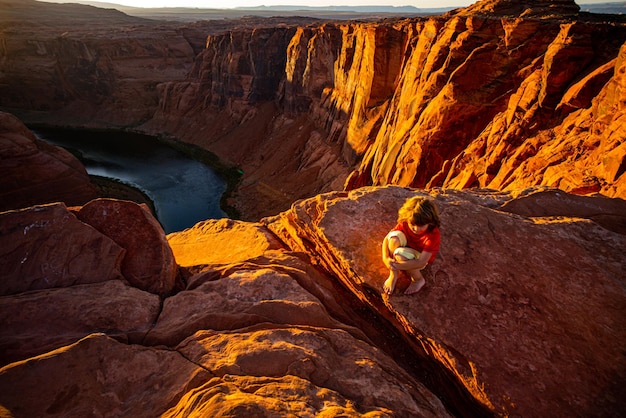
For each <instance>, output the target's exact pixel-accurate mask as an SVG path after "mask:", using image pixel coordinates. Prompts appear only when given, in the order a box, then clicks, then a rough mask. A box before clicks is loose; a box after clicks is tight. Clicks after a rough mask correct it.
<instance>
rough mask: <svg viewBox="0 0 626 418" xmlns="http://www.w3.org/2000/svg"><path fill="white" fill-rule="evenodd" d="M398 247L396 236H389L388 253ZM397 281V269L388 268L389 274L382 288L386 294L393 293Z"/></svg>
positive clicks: (398, 242)
mask: <svg viewBox="0 0 626 418" xmlns="http://www.w3.org/2000/svg"><path fill="white" fill-rule="evenodd" d="M398 247H400V240H399V239H398V238H397V237H391V238H389V239H388V240H387V248H388V249H389V254H393V252H394V251H395V250H396V248H398ZM397 281H398V271H397V270H393V269H389V276H388V277H387V280H385V284H384V285H383V290H384V292H385V293H387V294H388V295H390V294H392V293H393V290H394V289H395V287H396V282H397Z"/></svg>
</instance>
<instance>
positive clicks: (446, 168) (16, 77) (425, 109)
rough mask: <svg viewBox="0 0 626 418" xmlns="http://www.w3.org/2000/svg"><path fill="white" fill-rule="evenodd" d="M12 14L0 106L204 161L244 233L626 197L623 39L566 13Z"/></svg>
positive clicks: (603, 23)
mask: <svg viewBox="0 0 626 418" xmlns="http://www.w3.org/2000/svg"><path fill="white" fill-rule="evenodd" d="M5 1H10V0H5ZM18 5H21V6H20V7H21V9H19V10H22V11H21V12H20V13H22V14H21V15H20V14H15V13H17V12H16V11H15V10H18V7H17V6H15V5H14V8H13V12H12V13H13V14H11V15H9V14H6V13H5V14H2V13H1V12H0V18H2V19H4V22H5V23H6V25H8V26H7V27H8V28H11V31H10V32H5V34H4V35H3V36H4V37H5V42H4V43H3V45H4V46H3V48H4V59H3V61H2V63H0V93H2V94H0V106H2V107H3V108H10V109H12V110H15V111H16V112H17V114H18V115H19V116H21V117H24V118H27V120H28V121H44V122H48V123H56V124H64V125H71V126H93V127H106V128H111V127H114V128H120V127H122V128H131V129H134V130H139V131H143V132H147V133H152V134H165V135H171V136H175V137H177V138H179V139H181V140H183V141H186V142H190V143H193V144H196V145H199V146H201V147H203V148H206V149H209V150H211V151H212V152H214V153H216V154H217V155H218V156H219V157H220V158H221V159H222V160H223V161H224V162H227V163H231V164H234V165H236V166H238V167H240V168H241V169H242V171H243V177H242V181H241V184H240V185H239V189H238V193H237V194H235V195H233V196H232V198H231V201H230V203H231V205H232V206H234V207H235V208H237V209H238V210H239V211H240V213H241V214H242V217H243V218H244V219H249V220H258V219H260V218H261V217H263V216H267V215H273V214H275V213H277V212H279V211H282V210H286V209H288V208H289V206H290V204H291V203H292V202H293V201H294V200H297V199H300V198H306V197H310V196H313V195H315V194H317V193H320V192H325V191H330V190H341V189H347V190H350V189H354V188H357V187H360V186H365V185H388V184H396V185H401V186H409V187H420V188H422V187H426V188H428V187H446V188H456V189H462V188H469V187H490V188H496V189H499V190H514V189H518V188H525V187H529V186H533V185H545V186H550V187H558V188H560V189H562V190H566V191H570V192H573V193H577V194H588V193H596V192H600V193H602V194H604V195H607V196H619V197H624V185H623V182H624V179H623V175H622V174H623V172H624V150H623V144H622V142H621V138H622V137H623V128H622V126H623V123H621V121H622V119H623V106H622V105H621V103H622V102H623V100H621V99H620V97H621V96H622V95H623V93H622V91H621V90H622V88H621V86H622V85H623V84H624V80H623V77H624V75H623V68H622V67H623V65H624V64H623V63H624V52H623V51H621V52H620V50H621V48H622V45H623V44H624V41H625V40H626V24H625V22H624V19H623V18H622V17H620V16H617V15H591V14H588V13H579V12H578V10H579V7H578V6H577V5H576V3H575V2H574V1H573V0H571V1H569V0H563V1H558V2H548V1H525V2H516V1H508V0H499V1H495V0H494V1H480V2H476V3H475V4H474V5H472V6H471V7H468V8H466V9H457V10H455V11H452V12H450V13H448V14H445V15H443V16H437V17H428V18H415V19H397V20H386V21H382V22H344V23H341V22H332V23H329V22H319V23H315V24H311V22H307V24H303V22H302V19H299V20H293V21H289V20H285V21H284V22H277V21H272V22H273V26H271V25H270V26H268V25H267V22H265V23H263V22H262V21H258V22H256V24H258V26H257V27H255V28H253V27H251V25H254V21H253V20H246V21H245V22H244V21H233V22H231V25H230V26H228V25H226V26H224V23H223V22H220V23H219V24H218V23H213V24H212V25H209V24H203V23H197V24H193V25H190V24H189V25H183V24H179V25H178V26H177V24H175V23H172V22H168V23H163V22H149V21H145V20H142V19H137V18H130V17H128V16H124V15H121V14H116V13H112V12H106V14H103V15H101V16H100V19H99V20H98V22H97V24H93V25H91V26H90V25H88V24H86V22H88V21H89V20H88V19H89V16H91V17H92V19H93V16H97V15H98V12H97V9H94V8H91V9H80V10H79V9H78V8H76V7H75V6H72V7H70V6H68V5H65V6H64V7H65V9H63V12H62V13H60V12H57V13H52V9H53V8H54V7H57V6H59V5H47V6H46V13H40V14H36V13H34V12H32V11H31V12H29V11H28V10H31V9H32V10H36V7H37V4H36V3H35V2H21V3H20V2H18ZM26 6H28V7H26ZM42 7H43V6H42ZM29 8H30V9H29ZM55 10H56V9H55ZM86 10H88V13H87V11H86ZM102 13H104V12H102ZM7 16H8V17H7ZM11 16H13V17H11ZM15 16H18V17H15ZM72 19H73V20H72ZM25 21H31V22H32V25H31V26H28V25H23V24H22V22H25ZM107 25H109V26H107ZM111 25H115V27H116V28H119V29H117V30H116V31H111V30H109V29H110V26H111ZM29 27H31V28H32V27H42V28H47V29H48V30H47V31H45V30H37V31H33V30H32V29H28V28H29ZM217 28H219V29H217ZM202 33H204V34H205V38H206V40H205V42H202V43H201V42H200V40H201V39H202ZM18 86H19V87H18ZM46 86H48V87H46ZM16 89H19V90H16Z"/></svg>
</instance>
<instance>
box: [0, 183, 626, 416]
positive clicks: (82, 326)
mask: <svg viewBox="0 0 626 418" xmlns="http://www.w3.org/2000/svg"><path fill="white" fill-rule="evenodd" d="M414 195H423V196H427V197H430V198H431V199H433V200H434V202H435V203H436V205H437V206H438V209H439V212H440V215H441V220H442V228H441V232H442V248H441V251H440V253H439V255H438V257H437V259H436V261H435V263H434V264H433V265H432V266H431V267H429V268H428V269H427V270H426V271H425V277H426V286H425V287H424V288H423V289H422V290H421V291H420V292H419V293H418V294H416V295H412V296H404V295H402V291H403V289H404V288H406V286H407V285H408V281H407V279H406V277H403V278H402V279H401V281H400V282H399V284H398V288H397V290H396V292H395V293H394V294H393V295H391V296H385V297H383V296H381V289H382V285H383V281H384V279H385V278H386V276H387V272H386V271H385V268H384V266H383V264H382V262H381V261H380V244H381V241H382V239H383V237H384V236H385V234H386V233H387V231H388V230H389V229H390V228H391V227H392V226H393V225H394V224H395V220H396V214H397V210H398V208H399V207H400V205H401V204H402V203H403V202H404V201H405V199H407V198H408V197H411V196H414ZM115 203H120V204H119V205H115ZM111 209H114V210H117V211H118V212H119V213H117V214H116V215H114V216H109V210H111ZM103 211H106V215H104V214H103ZM142 211H144V209H143V208H142V207H141V206H139V205H135V204H133V203H130V202H120V201H113V200H96V201H93V202H91V203H89V204H87V205H85V206H84V207H79V208H72V210H71V211H69V210H67V209H66V208H65V207H64V206H63V205H61V204H58V205H48V206H36V207H32V208H25V209H23V210H18V211H8V212H4V213H1V214H0V225H2V228H3V231H8V232H7V233H4V232H3V233H2V234H1V236H2V237H3V238H4V241H3V242H2V244H1V246H0V248H3V249H7V250H5V252H6V254H3V257H2V260H3V271H13V272H18V273H16V274H15V275H14V277H12V278H11V283H18V284H19V283H23V285H22V288H21V289H18V288H17V287H16V286H13V287H12V288H11V289H10V290H7V291H5V292H4V295H3V296H2V297H0V305H1V306H2V309H0V316H1V318H0V319H1V321H0V324H1V325H0V352H1V353H2V355H1V356H0V357H1V358H2V359H3V362H2V364H1V365H0V367H1V368H0V389H1V390H0V405H2V407H3V408H4V409H6V410H7V411H9V413H12V414H14V415H25V416H41V415H43V414H46V413H47V414H57V415H60V416H61V415H62V416H68V415H72V416H75V415H81V414H84V413H86V412H85V411H92V412H93V411H97V412H98V411H99V412H98V413H101V414H103V415H105V414H108V413H115V414H119V415H136V414H139V415H141V414H142V413H149V414H150V415H152V416H157V415H165V416H181V415H185V414H190V413H195V414H201V415H211V416H220V415H228V414H231V415H238V416H241V415H249V414H252V415H287V414H294V415H298V416H314V415H329V416H336V415H341V414H348V415H353V414H360V415H373V416H378V415H383V416H432V417H440V416H455V415H457V414H458V413H459V412H464V413H468V414H469V413H470V412H469V410H468V409H459V408H463V407H462V406H461V405H465V406H464V407H465V408H467V405H468V400H471V402H473V403H474V404H473V406H472V411H473V412H471V413H475V414H478V415H481V416H484V415H486V414H495V415H502V416H512V415H517V416H536V415H541V416H543V415H550V416H559V417H561V416H562V417H569V416H572V415H584V416H615V415H619V413H620V411H621V410H623V408H624V403H623V402H624V401H623V399H624V398H623V397H621V396H620V393H621V382H623V380H624V378H626V376H625V375H624V370H626V364H624V361H625V360H624V357H623V355H622V352H621V349H622V347H621V345H620V343H619V342H620V341H624V339H625V338H626V335H625V331H624V330H626V319H625V318H624V315H623V312H624V309H626V292H625V291H624V283H623V281H624V277H625V276H624V265H623V248H625V246H626V235H624V232H625V231H626V217H625V215H624V214H625V213H626V203H625V202H624V201H623V200H621V199H610V198H601V197H585V196H576V195H572V194H567V193H565V192H563V191H561V190H558V189H551V188H534V189H526V190H523V191H517V192H495V191H492V190H486V189H476V190H472V191H455V190H442V189H433V190H431V191H429V192H426V191H423V190H418V189H410V188H400V187H395V186H388V187H366V188H361V189H358V190H354V191H351V192H334V193H328V194H322V195H319V196H317V197H315V198H312V199H308V200H303V201H300V202H297V203H295V204H294V205H293V207H292V209H291V210H289V211H286V212H283V213H280V214H278V215H276V216H274V217H269V218H265V219H263V220H262V221H261V222H259V223H249V222H241V221H232V220H224V219H222V220H208V221H204V222H201V223H199V224H197V225H196V226H195V227H193V228H190V229H187V230H185V231H181V232H177V233H172V234H169V235H168V236H167V237H165V236H164V235H161V237H162V239H163V241H161V244H159V240H151V238H149V237H150V236H154V235H155V234H154V232H150V231H151V229H152V228H153V227H152V226H151V225H152V223H151V222H140V223H138V224H134V226H133V228H127V227H126V225H128V224H129V222H130V223H133V222H134V221H133V222H131V221H130V220H129V219H125V218H124V217H123V216H122V213H126V214H127V215H128V218H136V217H138V214H139V213H141V212H142ZM81 213H83V216H84V217H83V218H82V219H84V221H85V222H87V221H88V220H90V222H93V224H94V225H93V227H92V226H91V225H88V224H87V223H82V222H80V221H78V218H76V217H77V216H78V217H79V218H80V217H81ZM88 213H90V215H89V216H88V217H87V216H85V215H86V214H88ZM145 213H146V215H145V216H149V213H148V212H147V211H146V212H145ZM35 215H36V216H39V218H37V219H40V218H41V217H42V216H44V217H45V220H46V222H34V221H33V219H32V217H33V216H35ZM42 219H43V218H42ZM55 225H57V226H58V225H64V227H63V228H57V229H54V226H55ZM24 228H26V229H24ZM11 231H13V232H11ZM24 231H26V234H24ZM120 231H128V233H129V234H131V235H134V236H136V237H143V238H141V240H140V241H141V243H145V245H142V244H141V243H137V242H135V241H133V240H130V241H128V240H124V239H123V238H122V237H121V232H120ZM33 234H36V235H33ZM107 234H108V235H107ZM161 234H162V231H161ZM21 236H23V237H21ZM109 236H110V238H109ZM87 237H92V238H90V239H91V240H92V241H90V242H87V241H85V239H86V238H87ZM97 237H100V238H97ZM96 238H97V239H96ZM94 239H95V241H94ZM114 240H115V242H113V241H114ZM14 242H15V243H16V244H15V245H14V244H13V243H14ZM116 242H119V245H118V244H116ZM132 242H135V243H134V244H133V245H134V246H135V247H132V246H131V243H132ZM95 243H100V244H99V247H97V246H95ZM106 243H108V244H106ZM104 244H106V245H107V248H110V250H108V251H109V252H111V254H112V256H111V258H110V262H105V259H104V258H102V255H103V254H105V251H103V250H102V248H104V247H103V245H104ZM12 245H13V246H12ZM158 245H161V246H167V249H161V250H159V251H158V252H160V253H162V252H164V251H166V250H169V251H170V252H171V254H172V255H173V257H174V259H175V260H176V261H177V266H178V267H177V270H178V274H179V282H178V283H177V286H176V287H175V288H174V289H173V290H172V291H171V292H170V293H167V294H161V295H158V294H155V293H156V292H155V291H154V289H163V288H166V287H168V286H170V285H169V283H171V282H170V280H169V279H166V278H164V277H162V276H159V275H154V274H153V273H151V272H153V271H155V270H158V267H160V268H161V270H163V271H169V269H170V264H169V263H170V261H169V260H170V257H164V258H161V259H159V258H157V257H155V256H154V253H155V250H154V247H156V246H158ZM74 246H76V247H78V246H80V247H81V248H82V251H81V252H80V254H79V255H76V254H75V253H76V251H75V250H73V248H75V247H74ZM122 247H123V248H125V249H123V248H122ZM46 248H47V249H48V250H47V251H45V252H44V251H43V250H42V249H46ZM51 248H54V249H55V251H56V252H53V251H51V250H50V249H51ZM30 249H33V251H31V250H30ZM90 251H92V253H90ZM95 253H97V254H100V257H98V258H97V261H98V262H95V261H94V260H92V258H93V254H95ZM25 254H27V255H28V257H26V256H25ZM54 254H56V255H54ZM63 254H65V255H66V256H65V258H62V257H61V255H63ZM90 254H91V255H90ZM116 254H117V255H116ZM52 256H54V258H52ZM120 256H123V257H124V259H123V260H120V259H119V257H120ZM90 257H91V258H90ZM129 257H130V258H131V259H136V260H135V261H138V262H139V264H147V265H146V267H152V268H147V269H146V271H145V274H143V275H140V276H141V277H144V278H148V277H151V279H150V280H151V281H152V285H151V286H150V285H149V284H148V283H146V282H145V281H144V282H137V281H134V280H131V277H130V274H128V276H129V277H126V276H125V271H126V270H125V269H124V267H123V266H125V265H127V264H128V263H127V261H128V260H127V259H128V258H129ZM52 260H54V262H52ZM46 263H48V264H46ZM130 264H133V265H134V264H135V263H134V262H132V263H130ZM44 265H54V269H53V270H54V271H61V272H66V273H68V274H69V272H72V273H73V274H74V276H76V277H75V278H74V279H72V280H69V279H70V278H69V276H64V277H61V278H59V279H58V280H57V281H56V282H54V283H48V284H49V286H48V287H41V286H32V285H29V283H30V282H29V280H31V278H32V277H35V276H36V275H37V274H39V272H40V271H41V270H42V268H43V266H44ZM133 272H134V273H135V274H136V271H135V270H133ZM90 277H95V278H96V279H97V280H91V279H89V278H90ZM5 279H6V278H5ZM64 279H67V280H64ZM4 281H6V280H4ZM31 281H32V280H31ZM7 283H8V281H7ZM159 283H161V284H159ZM140 286H141V287H144V288H145V289H142V288H139V287H140ZM151 289H152V290H151ZM346 289H347V291H346ZM146 290H148V291H146ZM355 298H356V300H355ZM357 302H358V303H357ZM366 307H368V308H367V309H366ZM364 312H369V316H368V317H362V315H363V313H364ZM376 317H379V318H383V321H380V320H378V319H374V318H376ZM382 323H386V324H387V325H386V326H388V327H391V328H386V327H381V324H382ZM375 324H377V325H375ZM393 328H395V331H392V330H393ZM392 335H395V337H394V338H395V339H394V340H393V341H394V345H395V347H393V349H390V347H389V346H388V345H387V346H386V347H385V344H380V342H384V341H385V340H387V339H389V338H392ZM398 336H401V337H399V338H398ZM383 347H384V348H383ZM391 353H394V355H391ZM406 359H411V361H410V362H409V363H412V364H413V366H411V367H407V365H406ZM424 375H428V376H429V378H428V379H426V380H425V381H422V380H421V378H420V377H418V376H424ZM42 376H45V379H42ZM434 382H438V383H436V384H433V383H434ZM442 382H444V385H443V386H442ZM103 394H107V396H103ZM451 394H452V395H451ZM70 395H71V401H69V400H68V399H69V398H68V397H70ZM450 411H454V412H450Z"/></svg>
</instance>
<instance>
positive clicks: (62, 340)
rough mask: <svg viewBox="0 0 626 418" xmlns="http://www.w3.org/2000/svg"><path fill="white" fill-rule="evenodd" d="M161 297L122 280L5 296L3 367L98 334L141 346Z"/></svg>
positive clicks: (0, 300)
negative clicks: (101, 333) (104, 334)
mask: <svg viewBox="0 0 626 418" xmlns="http://www.w3.org/2000/svg"><path fill="white" fill-rule="evenodd" d="M160 308H161V303H160V301H159V297H158V296H156V295H153V294H150V293H147V292H144V291H141V290H139V289H135V288H132V287H129V286H128V285H127V284H124V283H123V282H121V281H119V280H110V281H107V282H103V283H94V284H85V285H75V286H70V287H67V288H60V289H46V290H38V291H31V292H25V293H21V294H19V295H13V296H3V297H0V359H1V360H0V363H1V364H0V366H4V365H6V364H8V363H13V362H15V361H19V360H25V359H28V358H30V357H34V356H37V355H40V354H44V353H46V352H48V351H52V350H55V349H57V348H61V347H63V346H66V345H68V344H72V343H74V342H76V341H78V340H79V339H81V338H83V337H86V336H87V335H89V334H91V333H93V332H103V333H106V334H107V335H109V336H112V337H115V338H117V339H120V340H124V341H131V342H138V341H141V340H142V339H143V336H144V334H145V333H146V332H147V331H148V329H150V327H151V326H152V325H153V323H154V321H155V320H156V318H157V315H158V313H159V311H160Z"/></svg>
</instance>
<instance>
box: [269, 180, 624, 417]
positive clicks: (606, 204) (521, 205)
mask: <svg viewBox="0 0 626 418" xmlns="http://www.w3.org/2000/svg"><path fill="white" fill-rule="evenodd" d="M414 195H423V196H427V197H430V198H431V199H433V200H434V202H435V203H436V205H437V206H438V208H439V211H440V215H441V220H442V228H441V234H442V235H441V240H442V249H441V252H440V253H439V255H438V257H437V260H436V261H435V263H434V264H433V265H432V266H431V267H429V269H428V270H426V273H425V277H426V286H425V287H424V288H423V290H421V291H420V292H419V293H418V294H417V295H412V296H404V295H403V294H402V291H403V289H405V288H406V287H407V286H408V281H406V280H405V281H404V282H403V283H399V284H398V289H397V290H396V292H395V293H394V294H393V295H392V296H390V297H381V295H380V291H381V289H382V286H383V282H384V280H385V279H386V278H387V275H388V272H387V271H386V269H385V267H384V265H383V264H382V263H381V261H380V243H381V242H382V240H383V238H384V236H385V235H386V233H387V232H388V231H389V230H390V229H391V228H392V227H393V226H394V225H395V220H396V215H397V210H398V208H399V207H400V205H401V204H402V203H403V202H404V201H405V199H407V198H408V197H411V196H414ZM596 214H603V215H604V216H602V217H601V218H602V219H598V222H601V223H602V224H603V226H600V225H599V224H597V223H595V222H592V221H590V220H588V219H584V218H593V217H594V216H595V215H596ZM624 214H626V203H625V202H624V201H623V200H621V199H602V198H590V197H579V196H574V195H569V194H566V193H564V192H562V191H559V190H554V189H528V190H525V191H523V192H515V193H512V192H511V193H506V192H493V191H489V190H474V191H454V190H441V189H433V190H431V191H430V192H424V191H418V190H413V189H407V188H399V187H391V186H390V187H385V188H376V187H373V188H362V189H358V190H355V191H352V192H350V193H345V192H343V193H329V194H323V195H320V196H317V197H316V198H313V199H308V200H305V201H302V202H299V203H296V204H294V206H293V207H292V209H291V210H290V211H287V212H284V213H281V214H280V215H278V216H276V217H273V218H267V219H266V220H264V223H266V224H267V225H268V228H270V229H271V230H272V231H274V232H275V233H276V234H277V235H278V236H279V237H280V238H281V239H282V240H283V241H285V242H286V243H287V244H288V246H289V247H290V248H292V249H294V250H298V251H302V252H306V253H307V254H309V255H310V257H311V258H312V259H313V260H315V262H317V263H320V264H321V265H322V266H323V267H324V269H326V270H327V271H328V272H330V273H331V274H332V275H334V276H336V277H337V278H338V279H339V280H341V282H342V283H344V284H345V286H347V287H348V288H350V289H351V290H352V292H353V293H354V294H355V295H358V297H359V298H360V299H361V300H362V301H363V302H364V303H367V304H371V305H372V306H374V307H376V309H377V311H378V312H379V313H380V314H381V315H384V316H385V317H387V318H388V319H389V321H391V322H392V323H394V324H395V325H396V326H397V327H398V328H400V329H403V330H404V331H405V332H406V333H407V336H408V338H409V339H411V340H413V342H414V343H415V347H421V348H420V349H417V350H416V355H418V356H422V357H426V358H434V359H436V360H437V361H438V362H440V364H441V365H442V366H443V367H445V368H447V369H449V371H450V372H452V373H453V374H454V376H456V378H457V379H458V381H459V382H461V383H462V385H463V386H464V387H465V388H466V389H467V390H468V391H469V392H471V393H472V394H473V395H474V396H475V397H476V399H479V400H480V401H481V402H482V403H483V404H484V405H486V406H487V407H488V408H489V409H490V410H492V411H494V412H496V413H497V414H502V415H504V416H515V415H517V416H544V415H550V416H562V417H567V416H572V415H585V416H596V415H614V414H619V410H620V409H621V408H623V407H624V404H623V401H621V400H619V399H621V396H620V393H621V388H620V384H619V383H618V382H620V381H622V380H623V379H624V377H626V376H625V370H626V367H625V366H626V364H625V360H624V357H623V355H622V353H621V345H620V343H619V342H620V341H624V339H625V338H626V334H625V331H624V330H626V318H625V317H624V315H623V312H624V309H625V308H626V292H625V291H624V277H626V276H625V270H624V262H623V261H624V256H623V248H625V247H624V246H625V245H626V236H625V235H624V226H626V217H625V215H624Z"/></svg>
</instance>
